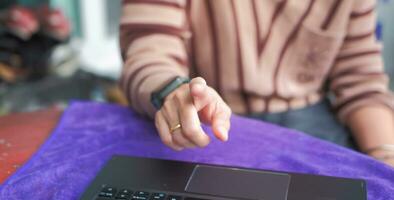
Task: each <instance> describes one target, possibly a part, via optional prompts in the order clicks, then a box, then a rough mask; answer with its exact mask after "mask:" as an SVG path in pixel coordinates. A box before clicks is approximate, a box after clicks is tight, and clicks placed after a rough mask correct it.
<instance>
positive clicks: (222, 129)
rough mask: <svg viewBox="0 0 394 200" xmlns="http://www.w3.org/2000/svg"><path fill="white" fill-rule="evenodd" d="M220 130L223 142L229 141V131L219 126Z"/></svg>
mask: <svg viewBox="0 0 394 200" xmlns="http://www.w3.org/2000/svg"><path fill="white" fill-rule="evenodd" d="M218 130H219V133H220V134H221V135H222V139H223V141H227V140H228V132H227V130H226V129H225V128H224V127H223V126H219V127H218Z"/></svg>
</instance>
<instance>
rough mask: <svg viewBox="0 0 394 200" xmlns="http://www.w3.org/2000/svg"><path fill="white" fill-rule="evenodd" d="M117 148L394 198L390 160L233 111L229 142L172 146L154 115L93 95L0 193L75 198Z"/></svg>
mask: <svg viewBox="0 0 394 200" xmlns="http://www.w3.org/2000/svg"><path fill="white" fill-rule="evenodd" d="M206 130H208V129H206ZM209 134H210V135H212V134H211V133H210V132H209ZM114 154H123V155H136V156H145V157H155V158H165V159H175V160H186V161H197V162H202V163H212V164H222V165H232V166H240V167H252V168H260V169H272V170H281V171H292V172H303V173H311V174H323V175H332V176H340V177H351V178H362V179H366V180H367V187H368V199H369V200H389V199H394V169H393V168H390V167H388V166H386V165H383V164H381V163H379V162H377V161H374V160H372V159H370V158H368V157H366V156H364V155H361V154H359V153H356V152H354V151H351V150H347V149H345V148H342V147H339V146H336V145H334V144H330V143H327V142H324V141H321V140H318V139H315V138H312V137H310V136H307V135H304V134H302V133H299V132H296V131H294V130H288V129H285V128H281V127H278V126H275V125H271V124H267V123H263V122H260V121H255V120H251V119H246V118H243V117H239V116H233V117H232V129H231V132H230V137H229V141H228V142H227V143H222V142H219V141H217V140H215V139H213V140H212V143H211V144H210V145H209V146H208V147H207V148H204V149H194V150H185V151H182V152H175V151H172V150H170V149H168V148H167V147H165V146H164V145H162V143H161V142H160V140H159V138H158V136H157V134H156V131H155V128H154V125H153V123H152V122H151V121H149V120H147V119H144V118H141V117H140V116H138V115H137V114H136V113H134V112H132V111H130V110H129V109H128V108H125V107H121V106H117V105H108V104H102V103H91V102H74V103H73V104H72V105H71V106H70V107H69V108H68V109H67V110H66V111H65V112H64V114H63V116H62V119H61V121H60V123H59V125H58V127H57V129H56V130H55V131H54V132H53V134H52V135H51V137H50V138H49V139H48V140H47V141H46V143H45V144H44V145H43V146H42V147H41V148H40V150H39V151H38V152H37V153H36V154H35V155H34V156H33V157H32V158H31V159H30V161H29V162H28V163H27V164H25V165H24V166H23V167H22V168H20V169H19V170H18V171H17V172H16V173H15V174H14V175H13V176H11V177H10V178H9V179H8V180H7V181H6V182H5V183H4V184H3V185H2V186H1V188H0V199H7V200H10V199H18V200H19V199H35V200H37V199H57V200H61V199H77V198H79V197H80V195H81V194H82V193H83V191H84V189H85V188H86V187H87V186H88V185H89V182H90V181H92V180H93V178H94V177H95V175H96V173H97V172H98V171H99V170H100V168H101V167H102V166H103V164H104V163H105V162H106V161H107V160H108V159H110V157H111V156H112V155H114Z"/></svg>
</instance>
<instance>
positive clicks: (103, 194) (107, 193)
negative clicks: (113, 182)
mask: <svg viewBox="0 0 394 200" xmlns="http://www.w3.org/2000/svg"><path fill="white" fill-rule="evenodd" d="M114 196H115V194H114V193H110V192H100V193H99V197H107V198H112V197H114Z"/></svg>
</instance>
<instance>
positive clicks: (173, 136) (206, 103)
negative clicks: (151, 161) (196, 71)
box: [155, 77, 231, 151]
mask: <svg viewBox="0 0 394 200" xmlns="http://www.w3.org/2000/svg"><path fill="white" fill-rule="evenodd" d="M230 116H231V109H230V108H229V107H228V106H227V104H226V103H225V102H224V101H223V99H222V98H221V97H220V96H219V94H218V93H217V92H216V91H215V90H214V89H213V88H211V87H209V86H207V84H206V82H205V80H204V79H203V78H200V77H197V78H194V79H192V80H191V81H190V83H189V84H183V85H182V86H180V87H179V88H177V89H176V90H174V91H173V92H172V93H171V94H169V95H168V96H167V97H166V98H165V101H164V104H163V106H162V108H161V109H160V110H159V111H157V112H156V115H155V125H156V128H157V130H158V132H159V135H160V138H161V140H162V141H163V143H164V144H166V145H167V146H169V147H171V148H172V149H174V150H177V151H180V150H182V149H184V148H193V147H196V146H198V147H205V146H207V145H208V144H209V142H210V138H209V137H208V135H207V134H206V133H205V132H204V131H203V129H202V128H201V126H200V119H201V121H202V122H204V123H207V124H210V125H211V126H212V130H213V132H214V135H215V136H216V138H218V139H219V140H221V141H227V139H228V131H229V129H230Z"/></svg>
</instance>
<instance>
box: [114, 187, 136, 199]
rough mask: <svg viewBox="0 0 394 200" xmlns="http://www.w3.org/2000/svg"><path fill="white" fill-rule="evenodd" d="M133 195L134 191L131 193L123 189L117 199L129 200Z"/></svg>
mask: <svg viewBox="0 0 394 200" xmlns="http://www.w3.org/2000/svg"><path fill="white" fill-rule="evenodd" d="M132 193H133V191H131V190H128V189H122V190H120V191H119V192H118V194H117V195H116V197H115V199H128V198H129V197H130V196H131V194H132Z"/></svg>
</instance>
